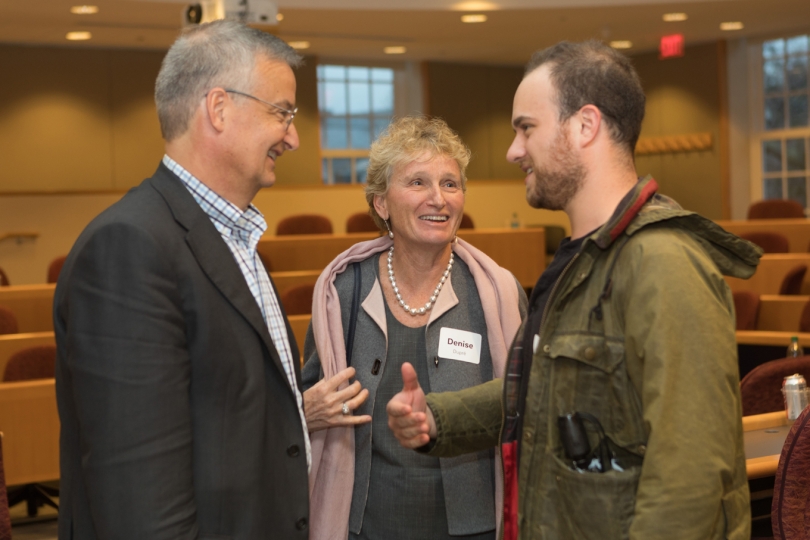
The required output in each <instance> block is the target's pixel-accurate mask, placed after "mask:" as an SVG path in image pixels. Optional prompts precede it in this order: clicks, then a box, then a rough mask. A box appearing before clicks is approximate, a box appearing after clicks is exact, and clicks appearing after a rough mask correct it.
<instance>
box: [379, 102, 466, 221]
mask: <svg viewBox="0 0 810 540" xmlns="http://www.w3.org/2000/svg"><path fill="white" fill-rule="evenodd" d="M423 152H428V154H429V155H430V156H431V157H436V156H447V157H449V158H451V159H453V160H455V162H456V163H457V164H458V170H459V173H460V174H461V189H462V191H465V192H466V191H467V176H466V170H467V165H468V164H469V163H470V149H469V148H467V146H466V145H465V144H464V143H463V142H462V141H461V137H459V136H458V133H456V132H455V131H453V130H452V129H450V126H448V125H447V122H445V121H444V120H442V119H441V118H429V117H427V116H424V115H413V116H405V117H403V118H399V119H397V120H394V121H392V122H391V124H390V125H389V126H388V127H387V128H386V129H385V131H384V132H383V133H382V135H380V137H379V138H378V139H377V140H376V141H374V143H372V145H371V150H370V151H369V154H368V169H367V172H366V182H367V183H366V201H367V202H368V207H369V214H370V215H371V217H372V219H373V220H374V223H376V224H377V227H379V228H380V230H381V231H383V232H385V230H386V227H385V220H383V218H381V217H380V216H379V214H377V210H375V208H374V196H375V195H380V196H384V195H385V194H386V193H388V188H389V187H390V185H391V175H392V174H393V173H394V169H395V168H396V167H397V166H398V165H402V164H405V163H407V162H411V161H413V160H415V159H416V158H418V157H419V156H420V155H421V154H422V153H423Z"/></svg>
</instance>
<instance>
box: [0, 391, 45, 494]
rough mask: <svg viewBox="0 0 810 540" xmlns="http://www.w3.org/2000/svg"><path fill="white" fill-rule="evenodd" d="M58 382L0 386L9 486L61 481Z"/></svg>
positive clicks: (1, 428) (4, 457)
mask: <svg viewBox="0 0 810 540" xmlns="http://www.w3.org/2000/svg"><path fill="white" fill-rule="evenodd" d="M54 382H55V381H54V379H41V380H36V381H24V382H15V383H0V431H2V432H3V435H4V436H3V465H4V466H5V472H6V484H8V485H10V486H13V485H19V484H30V483H35V482H45V481H49V480H57V479H58V478H59V415H58V414H57V412H56V392H55V389H54Z"/></svg>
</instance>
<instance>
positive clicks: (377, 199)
mask: <svg viewBox="0 0 810 540" xmlns="http://www.w3.org/2000/svg"><path fill="white" fill-rule="evenodd" d="M374 210H376V211H377V215H378V216H380V217H381V218H383V219H388V207H387V206H386V204H385V198H383V196H382V195H374Z"/></svg>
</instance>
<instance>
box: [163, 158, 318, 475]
mask: <svg viewBox="0 0 810 540" xmlns="http://www.w3.org/2000/svg"><path fill="white" fill-rule="evenodd" d="M163 164H164V165H166V167H168V168H169V169H170V170H171V171H172V172H173V173H174V174H176V175H177V176H178V177H180V180H182V182H183V184H184V185H185V186H186V188H187V189H188V191H189V192H190V193H191V196H192V197H194V200H195V201H197V204H199V205H200V208H202V209H203V211H204V212H205V213H206V214H208V217H210V218H211V223H213V224H214V227H216V228H217V230H218V231H219V234H221V235H222V239H223V240H224V241H225V243H226V244H227V245H228V247H229V248H230V250H231V253H233V257H234V259H236V262H237V264H239V269H240V270H242V274H243V275H244V276H245V281H246V282H247V285H248V287H249V288H250V292H251V293H253V297H254V298H255V299H256V303H257V304H258V305H259V308H260V309H261V311H262V317H264V322H265V324H267V330H268V331H269V332H270V337H271V338H273V344H274V345H275V346H276V349H277V350H278V355H279V356H280V357H281V364H282V365H283V366H284V372H285V373H286V374H287V380H288V381H289V382H290V387H292V389H293V391H294V392H295V399H296V401H297V402H298V413H299V415H300V416H301V426H302V428H303V430H304V441H305V443H306V448H307V466H308V467H309V466H311V464H312V449H311V446H310V442H309V432H308V431H307V422H306V418H305V417H304V400H303V397H302V396H301V391H300V390H299V388H298V384H297V383H296V380H295V368H294V367H293V366H294V364H293V362H294V361H297V359H294V358H293V355H292V350H291V349H290V342H289V336H288V334H287V327H286V325H285V323H284V317H283V316H282V315H281V308H280V306H279V303H278V298H277V297H276V295H275V293H274V291H273V287H272V286H271V285H270V278H269V276H268V275H267V271H266V270H265V268H264V265H263V264H262V262H261V260H260V259H259V254H258V252H257V251H256V244H258V243H259V239H260V238H261V237H262V234H264V231H266V230H267V222H266V221H265V220H264V216H263V215H262V213H261V212H259V209H258V208H256V207H255V206H253V205H252V204H251V205H250V206H249V207H248V209H247V210H245V211H244V212H242V211H241V210H240V209H239V207H238V206H236V205H235V204H233V203H231V202H229V201H227V200H226V199H224V198H222V197H220V196H219V195H217V194H216V193H214V192H213V191H211V190H210V189H209V188H208V187H207V186H206V185H205V184H203V183H202V182H200V181H199V180H197V179H196V178H194V176H192V175H191V173H189V172H188V171H187V170H185V169H184V168H183V167H182V166H181V165H180V164H178V163H177V162H176V161H174V160H173V159H172V158H170V157H169V156H166V155H164V156H163Z"/></svg>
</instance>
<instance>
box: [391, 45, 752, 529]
mask: <svg viewBox="0 0 810 540" xmlns="http://www.w3.org/2000/svg"><path fill="white" fill-rule="evenodd" d="M644 105H645V98H644V93H643V90H642V88H641V83H640V81H639V78H638V75H637V74H636V73H635V71H634V70H633V68H632V66H631V64H630V62H629V60H628V59H627V58H626V57H624V56H622V55H621V54H619V53H617V52H616V51H614V50H613V49H611V48H609V47H606V46H604V45H602V44H599V43H597V42H587V43H581V44H574V43H567V42H563V43H559V44H557V45H555V46H554V47H551V48H549V49H546V50H544V51H540V52H538V53H536V54H535V55H534V57H533V58H532V60H531V62H530V63H529V65H528V67H527V69H526V75H525V77H524V79H523V81H522V82H521V84H520V86H519V87H518V90H517V92H516V94H515V99H514V108H513V115H512V123H513V126H514V129H515V139H514V142H513V143H512V146H511V147H510V148H509V151H508V153H507V158H508V159H509V160H510V161H513V162H515V163H517V164H519V165H520V167H521V168H522V169H523V170H524V171H525V172H526V173H527V176H526V198H527V200H528V202H529V204H530V205H531V206H533V207H535V208H546V209H551V210H563V211H565V213H566V214H567V215H568V217H569V218H570V221H571V228H572V234H571V237H570V238H569V239H567V240H566V241H564V242H563V243H562V244H561V246H560V249H559V251H558V252H557V254H556V255H555V257H554V261H553V262H552V264H551V265H550V266H549V268H548V269H547V270H546V272H544V274H543V275H542V276H541V277H540V280H539V281H538V283H537V286H536V287H535V289H534V291H533V293H532V298H531V300H530V311H529V315H528V317H527V319H526V321H524V324H523V326H522V327H521V329H520V330H519V331H518V334H517V336H516V338H515V341H514V343H513V346H512V350H511V353H510V362H509V365H508V367H507V376H506V377H505V379H504V380H496V381H493V382H491V383H487V384H484V385H480V386H478V387H474V388H471V389H468V390H464V391H461V392H454V393H442V394H430V395H428V396H425V395H424V393H423V392H422V391H421V389H420V388H419V387H418V384H417V383H416V380H415V377H414V376H413V373H412V371H411V370H410V369H409V367H407V366H406V367H403V370H402V371H403V381H404V388H403V391H402V393H400V394H398V395H397V396H395V397H394V398H393V399H392V400H391V402H389V405H388V412H389V426H390V427H391V428H392V430H393V431H394V433H395V435H396V436H397V438H398V439H399V440H400V442H401V443H402V444H403V445H404V446H407V447H411V448H419V449H420V451H425V452H428V453H430V454H431V455H437V456H447V455H456V454H460V453H465V452H469V451H472V450H479V449H481V448H485V447H490V446H493V445H496V444H498V443H500V444H501V450H502V452H503V456H504V467H505V475H504V476H505V485H504V493H505V500H504V523H503V527H504V538H506V539H507V540H513V539H515V538H521V539H577V540H580V539H599V540H603V539H613V538H634V539H644V540H649V539H656V538H662V539H663V538H668V539H669V538H678V539H679V540H680V539H695V540H706V539H718V540H719V539H724V538H732V539H739V540H742V539H746V540H747V538H749V536H750V510H749V495H748V485H747V479H746V472H745V456H744V452H743V437H742V423H741V405H740V391H739V374H738V368H737V349H736V342H735V337H734V307H733V306H734V305H733V301H732V296H731V292H730V291H729V288H728V286H727V285H726V283H725V281H724V279H723V276H722V274H728V275H732V276H735V277H744V278H745V277H750V276H751V274H753V272H754V270H755V268H756V265H757V263H758V260H759V256H760V254H761V251H760V250H759V249H758V248H756V247H754V246H753V245H752V244H750V243H748V242H746V241H744V240H741V239H739V238H737V237H736V236H733V235H731V234H728V233H726V232H725V231H724V230H722V229H721V228H720V227H718V226H716V225H714V224H713V223H712V222H711V221H709V220H707V219H705V218H703V217H701V216H699V215H697V214H694V213H692V212H688V211H686V210H683V209H682V208H681V207H680V206H678V204H677V203H676V202H674V201H673V200H671V199H669V198H667V197H665V196H663V195H659V194H658V193H656V191H657V187H658V186H657V184H656V183H655V180H654V179H652V178H651V177H649V176H648V177H645V178H641V179H639V177H638V175H637V173H636V170H635V163H634V159H633V152H634V149H635V145H636V142H637V140H638V136H639V132H640V130H641V122H642V120H643V117H644ZM574 413H576V416H573V417H572V416H566V415H573V414H574ZM578 427H579V428H580V429H584V430H585V433H586V439H587V440H586V443H587V446H586V448H585V449H586V450H587V449H588V448H587V447H589V448H590V452H587V453H575V454H576V455H572V452H573V451H574V450H576V449H577V448H576V445H575V444H570V441H572V440H574V441H575V440H576V435H577V428H578ZM567 435H568V436H567ZM572 437H573V439H572Z"/></svg>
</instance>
